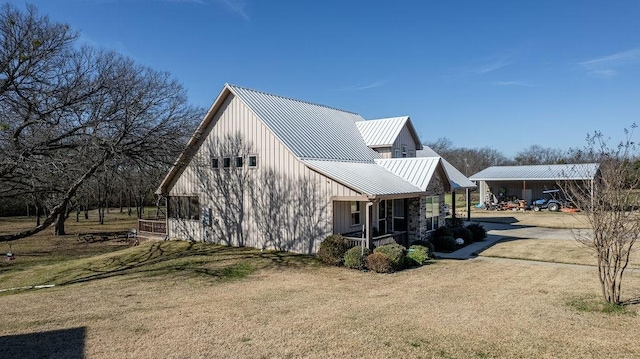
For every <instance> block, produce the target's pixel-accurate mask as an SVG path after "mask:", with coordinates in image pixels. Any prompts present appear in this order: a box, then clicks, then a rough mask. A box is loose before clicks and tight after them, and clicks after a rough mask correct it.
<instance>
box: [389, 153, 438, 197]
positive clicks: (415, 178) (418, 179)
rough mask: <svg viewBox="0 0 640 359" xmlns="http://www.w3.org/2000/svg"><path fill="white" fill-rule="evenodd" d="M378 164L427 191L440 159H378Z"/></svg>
mask: <svg viewBox="0 0 640 359" xmlns="http://www.w3.org/2000/svg"><path fill="white" fill-rule="evenodd" d="M376 163H377V164H378V165H380V166H382V167H384V168H385V169H387V170H389V171H390V172H392V173H394V174H395V175H397V176H399V177H401V178H404V179H405V180H407V181H408V182H409V183H411V184H413V185H414V186H416V187H418V188H420V189H422V190H423V191H425V190H426V189H427V186H428V185H429V182H430V181H431V178H432V177H433V174H434V173H435V172H436V170H437V168H438V165H439V164H440V157H422V158H418V157H409V158H385V159H377V160H376Z"/></svg>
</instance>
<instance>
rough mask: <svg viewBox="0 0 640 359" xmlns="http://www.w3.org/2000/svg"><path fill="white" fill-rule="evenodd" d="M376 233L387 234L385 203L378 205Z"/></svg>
mask: <svg viewBox="0 0 640 359" xmlns="http://www.w3.org/2000/svg"><path fill="white" fill-rule="evenodd" d="M378 231H379V232H380V234H385V233H387V201H386V200H384V201H380V202H379V203H378Z"/></svg>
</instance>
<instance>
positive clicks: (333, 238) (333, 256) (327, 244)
mask: <svg viewBox="0 0 640 359" xmlns="http://www.w3.org/2000/svg"><path fill="white" fill-rule="evenodd" d="M347 249H349V241H348V240H347V239H346V238H344V237H342V236H341V235H339V234H332V235H330V236H327V238H325V239H324V240H323V241H322V243H320V249H318V258H320V260H322V261H323V262H325V263H327V264H330V265H332V266H339V265H341V264H342V261H343V258H344V254H345V253H346V252H347Z"/></svg>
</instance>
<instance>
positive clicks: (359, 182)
mask: <svg viewBox="0 0 640 359" xmlns="http://www.w3.org/2000/svg"><path fill="white" fill-rule="evenodd" d="M303 162H304V164H305V165H307V166H308V167H309V168H311V169H313V170H314V171H316V172H319V173H321V174H323V175H325V176H327V177H329V178H331V179H333V180H334V181H337V182H339V183H342V184H343V185H345V186H347V187H350V188H352V189H354V190H356V191H358V192H360V193H362V194H364V195H367V196H385V195H387V196H388V195H398V194H416V196H418V195H420V194H422V193H423V192H424V189H423V188H420V187H418V186H416V185H415V184H413V183H411V182H409V181H407V180H406V179H404V178H402V177H400V176H397V175H396V174H394V173H392V172H391V171H389V170H387V169H385V168H384V167H383V166H379V165H378V164H376V163H363V162H360V163H358V162H355V163H354V162H341V161H321V160H303Z"/></svg>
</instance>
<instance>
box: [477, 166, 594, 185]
mask: <svg viewBox="0 0 640 359" xmlns="http://www.w3.org/2000/svg"><path fill="white" fill-rule="evenodd" d="M599 167H600V165H599V164H598V163H577V164H561V165H530V166H493V167H488V168H485V169H484V170H482V171H480V172H478V173H476V174H474V175H473V176H471V177H469V179H471V180H473V181H511V180H531V181H534V180H537V181H561V180H591V179H594V178H595V176H596V173H597V172H598V168H599Z"/></svg>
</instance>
